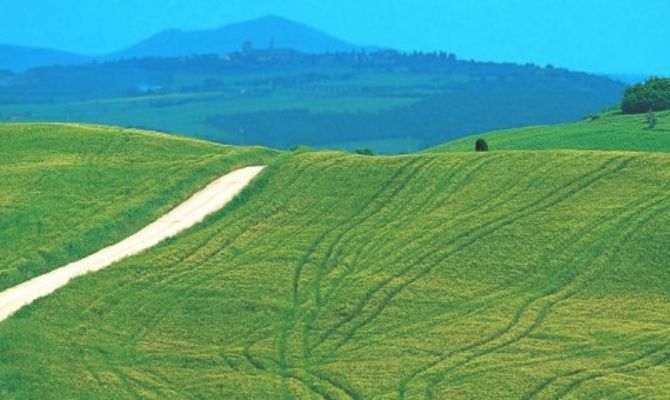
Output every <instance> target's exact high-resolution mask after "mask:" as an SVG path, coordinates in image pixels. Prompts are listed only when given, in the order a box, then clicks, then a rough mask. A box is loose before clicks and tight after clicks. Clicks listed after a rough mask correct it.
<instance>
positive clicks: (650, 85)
mask: <svg viewBox="0 0 670 400" xmlns="http://www.w3.org/2000/svg"><path fill="white" fill-rule="evenodd" d="M669 109H670V78H651V79H649V80H647V81H646V82H645V83H639V84H637V85H633V86H631V87H629V88H628V89H626V94H625V95H624V99H623V103H622V104H621V110H622V111H623V112H624V113H625V114H641V113H646V112H651V111H663V110H669Z"/></svg>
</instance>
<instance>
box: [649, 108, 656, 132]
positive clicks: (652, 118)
mask: <svg viewBox="0 0 670 400" xmlns="http://www.w3.org/2000/svg"><path fill="white" fill-rule="evenodd" d="M657 122H658V119H657V118H656V114H654V113H653V112H650V113H648V114H647V127H649V129H654V128H656V123H657Z"/></svg>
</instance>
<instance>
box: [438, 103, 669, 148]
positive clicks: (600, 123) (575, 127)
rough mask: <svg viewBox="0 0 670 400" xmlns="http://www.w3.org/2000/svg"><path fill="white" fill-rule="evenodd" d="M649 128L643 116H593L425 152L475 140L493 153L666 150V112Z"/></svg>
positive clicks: (477, 136)
mask: <svg viewBox="0 0 670 400" xmlns="http://www.w3.org/2000/svg"><path fill="white" fill-rule="evenodd" d="M656 117H657V119H658V123H657V125H656V127H655V128H654V129H649V127H648V124H647V116H646V115H644V114H643V115H624V114H620V113H617V112H610V113H605V114H603V115H601V116H594V117H592V119H591V118H590V119H587V120H584V121H582V122H578V123H575V124H565V125H551V126H533V127H528V128H519V129H509V130H505V131H499V132H492V133H488V134H482V135H475V136H470V137H467V138H464V139H459V140H455V141H453V142H449V143H446V144H443V145H440V146H437V147H433V148H432V149H429V150H428V152H443V151H473V150H474V146H475V140H476V138H479V137H481V138H484V139H486V141H487V142H488V144H489V148H490V150H492V151H495V150H549V149H574V150H621V151H655V152H668V151H670V112H668V111H665V112H660V113H656Z"/></svg>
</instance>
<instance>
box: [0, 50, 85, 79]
mask: <svg viewBox="0 0 670 400" xmlns="http://www.w3.org/2000/svg"><path fill="white" fill-rule="evenodd" d="M88 59H89V58H88V57H86V56H83V55H80V54H74V53H68V52H65V51H59V50H51V49H42V48H34V47H22V46H12V45H3V44H0V70H6V71H14V72H21V71H25V70H27V69H30V68H35V67H43V66H47V65H70V64H79V63H82V62H86V61H87V60H88Z"/></svg>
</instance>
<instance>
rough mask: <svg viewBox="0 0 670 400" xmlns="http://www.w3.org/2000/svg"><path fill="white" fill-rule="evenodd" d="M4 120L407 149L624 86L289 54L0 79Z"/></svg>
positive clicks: (468, 65) (250, 52)
mask: <svg viewBox="0 0 670 400" xmlns="http://www.w3.org/2000/svg"><path fill="white" fill-rule="evenodd" d="M0 89H1V90H0V121H2V120H5V121H41V120H59V121H77V122H94V123H105V124H113V125H121V126H132V127H143V128H150V129H155V130H162V131H167V132H179V133H184V134H188V135H193V136H200V137H205V138H208V139H212V140H216V141H221V142H228V143H239V144H264V145H271V146H277V147H283V148H288V147H292V146H294V145H298V144H307V145H311V146H315V147H335V148H347V147H356V146H358V145H360V144H361V143H363V142H365V143H370V142H372V143H373V146H372V147H374V146H375V145H380V146H382V147H384V148H385V149H387V150H388V151H390V152H398V151H410V150H415V149H416V148H421V147H426V146H429V145H433V144H437V143H440V142H443V141H445V140H448V139H452V138H457V137H460V136H464V135H466V134H472V133H478V132H482V131H488V130H493V129H501V128H508V127H515V126H521V125H529V124H540V123H557V122H566V121H573V120H577V119H580V118H581V117H583V116H584V115H586V114H588V113H592V112H597V111H600V110H602V109H603V108H606V107H609V106H612V105H614V104H616V103H618V102H619V101H620V99H621V95H622V93H623V89H624V85H623V84H622V83H620V82H615V81H612V80H610V79H607V78H603V77H598V76H593V75H588V74H584V73H575V72H570V71H567V70H565V69H559V68H554V67H552V66H546V67H539V66H536V65H532V64H528V65H517V64H496V63H483V62H473V61H464V60H459V59H458V58H457V57H456V56H455V55H454V54H450V53H409V54H405V53H399V52H395V51H380V52H375V53H364V52H349V53H334V54H322V55H314V54H302V53H299V52H296V51H293V50H287V49H266V50H254V49H253V48H247V49H246V50H245V51H242V52H238V53H233V54H230V55H207V56H192V57H178V58H144V59H131V60H125V61H116V62H108V63H89V64H84V65H78V66H60V67H45V68H38V69H33V70H29V71H27V72H25V73H22V74H13V73H2V74H0Z"/></svg>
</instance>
